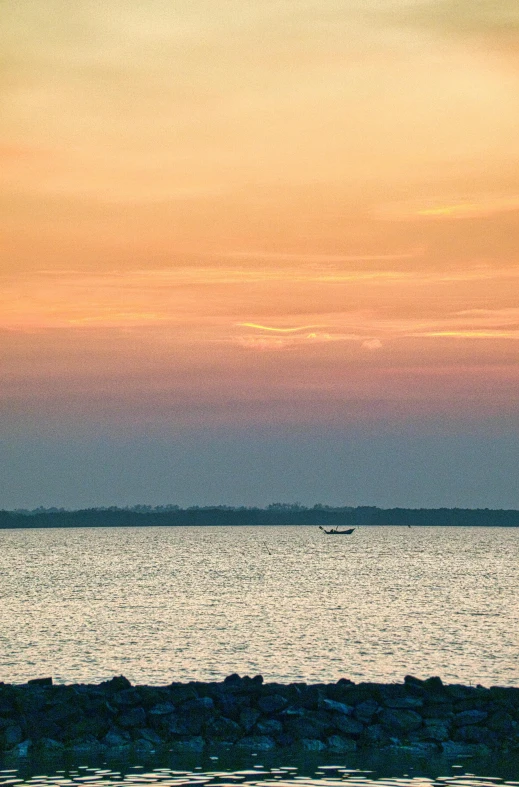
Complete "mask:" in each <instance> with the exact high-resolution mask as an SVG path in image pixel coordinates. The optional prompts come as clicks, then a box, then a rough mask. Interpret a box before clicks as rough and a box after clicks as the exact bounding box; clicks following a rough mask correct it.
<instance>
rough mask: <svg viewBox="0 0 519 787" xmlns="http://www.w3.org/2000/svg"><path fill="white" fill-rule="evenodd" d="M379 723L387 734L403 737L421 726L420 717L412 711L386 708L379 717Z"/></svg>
mask: <svg viewBox="0 0 519 787" xmlns="http://www.w3.org/2000/svg"><path fill="white" fill-rule="evenodd" d="M379 719H380V723H381V724H382V725H383V726H384V727H385V728H386V730H388V732H389V734H390V735H391V734H392V733H395V734H396V735H405V734H406V733H408V732H413V731H414V730H417V729H418V728H419V727H421V726H422V717H421V716H420V714H419V713H415V711H412V710H391V709H389V708H387V709H386V710H383V711H382V712H381V713H380V715H379Z"/></svg>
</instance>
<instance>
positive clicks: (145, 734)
mask: <svg viewBox="0 0 519 787" xmlns="http://www.w3.org/2000/svg"><path fill="white" fill-rule="evenodd" d="M137 734H138V736H139V738H140V739H141V740H146V741H149V742H150V743H152V744H153V745H154V746H161V745H162V743H163V741H162V738H161V737H160V735H157V733H156V732H155V730H150V729H149V728H148V727H144V728H143V729H141V730H138V732H137Z"/></svg>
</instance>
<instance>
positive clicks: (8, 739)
mask: <svg viewBox="0 0 519 787" xmlns="http://www.w3.org/2000/svg"><path fill="white" fill-rule="evenodd" d="M2 737H3V739H4V744H5V747H6V748H7V749H10V748H11V747H12V746H17V745H18V744H19V743H21V742H22V741H23V732H22V728H21V727H20V725H19V724H12V725H11V726H10V727H6V728H5V730H4V732H3V736H2Z"/></svg>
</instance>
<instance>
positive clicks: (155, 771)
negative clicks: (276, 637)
mask: <svg viewBox="0 0 519 787" xmlns="http://www.w3.org/2000/svg"><path fill="white" fill-rule="evenodd" d="M85 759H86V760H88V758H84V760H85ZM288 759H289V761H287V762H284V761H283V762H280V761H279V758H276V757H274V756H273V755H267V756H265V755H264V754H263V755H260V754H258V755H256V754H249V755H248V756H243V757H242V758H241V759H236V757H235V756H234V757H231V758H229V755H227V756H226V755H225V754H224V755H223V756H221V757H217V756H212V757H204V758H200V757H198V758H197V757H191V758H190V757H184V758H181V759H180V760H178V759H177V760H175V761H174V762H169V763H163V762H161V763H159V764H158V763H157V762H156V761H155V760H153V759H152V760H150V759H148V760H143V761H141V762H140V763H139V762H133V761H132V762H128V761H124V760H119V761H118V760H110V761H108V762H96V763H90V762H85V761H83V762H82V764H79V765H78V764H77V762H76V763H71V762H68V763H67V762H56V763H51V762H39V763H37V762H34V761H25V762H21V763H18V764H14V763H3V764H0V787H14V785H17V784H19V785H24V784H26V785H28V786H33V787H85V785H87V786H88V787H143V785H149V786H150V787H184V786H185V787H191V785H193V786H196V785H207V786H208V787H213V786H214V787H231V786H232V787H234V786H235V785H240V784H244V785H247V787H279V786H280V785H281V787H298V785H299V786H300V787H341V785H344V787H446V785H453V787H494V785H496V787H497V785H510V787H517V785H518V784H519V782H518V781H517V779H518V778H519V761H518V759H517V758H513V757H507V758H504V759H503V758H501V759H487V760H472V759H465V760H464V759H463V758H458V759H454V760H452V761H448V760H445V759H436V760H434V759H433V760H430V759H429V760H424V759H420V758H417V757H416V756H408V757H406V756H402V755H395V756H391V755H388V754H384V755H383V756H381V755H373V756H371V757H368V758H367V757H363V758H359V757H358V756H351V757H350V758H349V760H348V761H347V762H342V761H338V760H337V757H335V759H333V758H332V759H330V757H326V756H323V755H322V754H320V755H318V756H317V755H307V756H305V757H297V756H294V757H292V758H288Z"/></svg>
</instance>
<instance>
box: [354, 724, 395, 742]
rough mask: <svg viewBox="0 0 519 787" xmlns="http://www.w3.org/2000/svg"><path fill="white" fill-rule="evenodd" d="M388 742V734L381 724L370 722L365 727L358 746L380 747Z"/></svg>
mask: <svg viewBox="0 0 519 787" xmlns="http://www.w3.org/2000/svg"><path fill="white" fill-rule="evenodd" d="M388 743H389V735H388V734H387V732H386V730H385V729H384V728H383V727H382V725H381V724H370V725H369V726H368V727H366V728H365V729H364V730H363V732H362V734H361V736H360V738H359V746H366V747H368V748H370V747H376V748H381V747H383V746H387V745H388Z"/></svg>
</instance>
